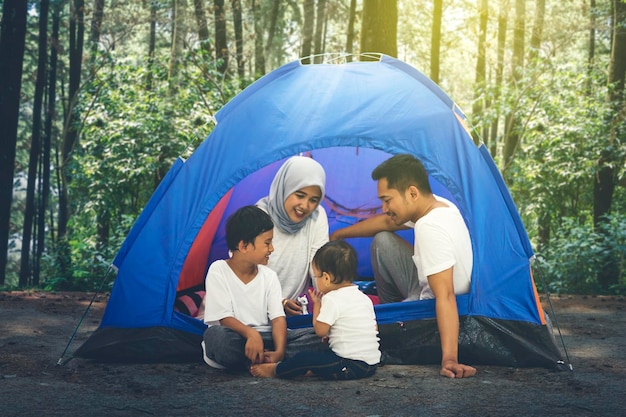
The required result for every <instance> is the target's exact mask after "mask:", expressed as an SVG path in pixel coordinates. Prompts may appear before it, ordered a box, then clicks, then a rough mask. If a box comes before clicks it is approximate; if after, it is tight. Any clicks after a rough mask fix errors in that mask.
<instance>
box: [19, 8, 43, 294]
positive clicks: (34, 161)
mask: <svg viewBox="0 0 626 417" xmlns="http://www.w3.org/2000/svg"><path fill="white" fill-rule="evenodd" d="M49 5H50V3H49V1H48V0H42V1H41V2H40V3H39V40H38V42H37V44H38V45H37V47H38V58H37V80H36V81H35V97H34V100H33V126H32V134H31V142H30V158H29V162H28V179H27V181H26V182H27V185H26V210H24V224H23V229H22V251H21V259H20V279H19V285H20V287H24V286H27V285H28V284H31V283H32V282H30V281H31V277H32V269H31V262H30V250H31V247H32V245H31V239H32V232H33V224H34V222H35V219H34V217H35V186H36V183H37V168H38V166H39V162H40V160H39V158H40V157H41V130H42V129H41V125H42V119H41V114H42V109H43V95H44V90H45V87H46V72H47V61H48V10H49Z"/></svg>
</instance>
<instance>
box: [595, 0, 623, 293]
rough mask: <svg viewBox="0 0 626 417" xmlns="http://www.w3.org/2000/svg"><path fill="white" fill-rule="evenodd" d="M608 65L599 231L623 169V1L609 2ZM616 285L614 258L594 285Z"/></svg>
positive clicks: (597, 219)
mask: <svg viewBox="0 0 626 417" xmlns="http://www.w3.org/2000/svg"><path fill="white" fill-rule="evenodd" d="M612 6H613V19H612V33H613V36H612V38H613V41H612V46H611V62H610V64H609V71H608V72H609V73H608V84H609V94H608V100H609V103H610V104H611V106H612V108H613V112H612V116H611V117H612V120H611V131H610V135H609V143H608V144H607V145H606V146H605V147H604V149H602V150H601V151H600V158H599V159H598V161H597V163H596V175H595V179H594V184H593V185H594V187H593V220H594V225H595V226H596V228H597V230H598V231H599V232H602V230H603V228H602V227H601V226H602V225H603V224H604V223H606V221H607V218H606V217H605V216H606V215H607V214H609V213H610V212H611V204H612V202H613V192H614V191H615V186H616V184H617V182H618V173H619V172H620V169H621V168H622V167H623V166H624V158H625V156H624V154H623V151H620V148H619V144H620V143H624V141H626V93H625V88H624V83H625V80H626V2H624V1H623V0H613V3H612ZM618 282H619V268H618V266H617V264H616V261H615V260H614V259H612V260H610V261H608V262H606V263H605V265H604V266H603V269H602V270H601V271H600V272H599V273H598V283H599V284H600V285H601V286H602V288H604V289H608V288H609V287H610V286H611V285H612V284H617V283H618Z"/></svg>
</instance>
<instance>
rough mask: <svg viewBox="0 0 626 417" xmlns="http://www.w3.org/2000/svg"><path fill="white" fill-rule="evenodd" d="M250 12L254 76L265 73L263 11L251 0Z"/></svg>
mask: <svg viewBox="0 0 626 417" xmlns="http://www.w3.org/2000/svg"><path fill="white" fill-rule="evenodd" d="M252 14H253V16H254V78H255V79H256V78H261V77H262V76H263V75H265V55H264V51H263V24H262V17H263V13H262V10H261V5H260V4H258V2H257V1H255V0H252Z"/></svg>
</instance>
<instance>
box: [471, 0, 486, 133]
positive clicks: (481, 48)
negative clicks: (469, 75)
mask: <svg viewBox="0 0 626 417" xmlns="http://www.w3.org/2000/svg"><path fill="white" fill-rule="evenodd" d="M478 14H479V16H480V22H479V28H478V54H477V57H476V78H475V81H474V103H473V106H472V117H474V118H476V119H479V118H480V116H481V115H482V112H483V104H484V94H483V92H484V89H485V78H486V64H485V56H486V51H487V45H486V44H487V22H488V18H489V10H488V2H487V0H481V1H480V6H479V9H478ZM482 136H483V137H485V139H487V138H486V135H485V134H482ZM474 141H475V142H477V143H478V142H479V135H478V134H475V135H474Z"/></svg>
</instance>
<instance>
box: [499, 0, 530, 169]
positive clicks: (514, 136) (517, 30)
mask: <svg viewBox="0 0 626 417" xmlns="http://www.w3.org/2000/svg"><path fill="white" fill-rule="evenodd" d="M525 19H526V2H525V0H515V27H514V29H513V66H512V81H513V84H515V85H517V84H518V83H519V81H520V80H521V78H522V73H523V71H524V49H525V45H524V36H525V31H526V23H525ZM516 111H517V109H512V111H511V113H510V114H509V117H508V118H507V122H506V124H505V135H504V150H503V152H502V159H503V164H504V165H503V168H502V172H503V173H505V172H506V170H507V169H508V167H509V166H510V165H511V162H513V156H514V155H515V151H516V150H517V147H518V145H519V142H520V133H519V132H518V129H519V126H518V125H519V121H518V119H517V117H516Z"/></svg>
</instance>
